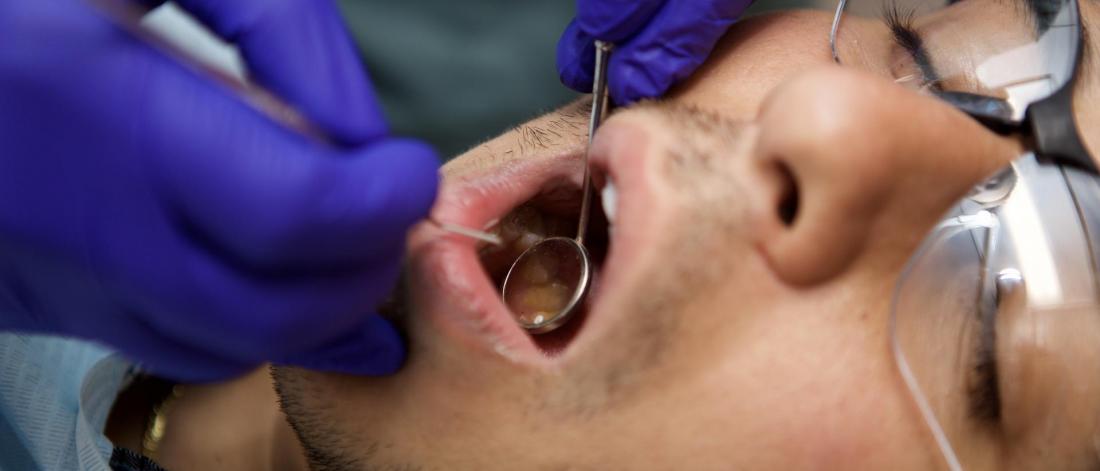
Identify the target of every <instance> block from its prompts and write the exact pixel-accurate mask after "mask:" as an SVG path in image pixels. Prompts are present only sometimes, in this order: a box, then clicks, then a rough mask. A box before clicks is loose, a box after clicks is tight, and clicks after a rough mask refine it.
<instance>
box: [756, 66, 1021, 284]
mask: <svg viewBox="0 0 1100 471" xmlns="http://www.w3.org/2000/svg"><path fill="white" fill-rule="evenodd" d="M757 123H758V125H759V129H760V134H759V137H758V140H757V145H756V149H755V152H753V156H754V157H753V158H754V162H753V166H752V168H753V169H754V171H755V172H758V175H757V177H758V178H757V181H758V182H760V187H759V188H760V193H759V194H757V195H755V197H754V199H755V200H756V201H755V203H754V205H753V206H754V207H753V210H752V213H753V218H752V219H753V227H752V231H753V234H754V235H753V237H754V240H755V242H756V244H757V246H758V247H760V248H761V249H762V251H763V253H764V256H765V258H766V259H767V260H768V263H769V264H770V265H771V266H772V269H773V270H774V271H775V272H776V273H777V274H778V275H779V276H780V277H781V278H782V279H784V280H785V281H787V282H789V283H792V284H796V285H812V284H817V283H822V282H825V281H827V280H829V279H831V278H833V277H835V276H838V275H840V274H842V273H845V272H846V270H849V269H851V268H852V267H853V266H854V265H855V264H863V263H873V264H875V266H876V267H878V268H880V269H887V270H896V268H898V267H900V265H901V264H903V263H904V262H905V260H906V259H908V257H909V254H911V252H912V250H913V249H914V248H915V247H916V245H917V244H918V243H919V241H920V240H921V238H923V236H924V235H925V234H926V233H927V232H928V231H929V230H930V228H931V227H932V225H934V224H935V222H936V221H937V220H938V218H940V217H941V216H942V215H943V214H944V212H945V211H947V210H948V209H949V208H950V207H951V205H952V204H954V203H955V202H956V201H958V199H959V198H961V197H963V196H964V195H965V194H966V193H967V191H969V189H970V188H972V187H973V185H975V184H977V183H979V182H980V181H981V180H982V179H983V178H984V177H986V176H987V175H990V174H992V173H993V172H994V171H996V170H997V169H999V168H1001V167H1003V166H1005V165H1007V164H1008V163H1009V162H1011V160H1012V158H1014V157H1015V156H1017V155H1019V144H1018V143H1017V142H1015V141H1013V140H1012V139H1008V138H1004V137H1001V136H997V135H996V134H993V133H991V132H989V131H987V130H986V129H985V128H983V127H982V126H981V125H979V124H978V123H977V122H975V121H974V120H972V119H971V118H969V117H968V116H966V115H965V114H963V113H961V112H959V111H957V110H955V109H953V108H951V107H950V106H948V105H946V104H944V103H942V102H939V101H937V100H936V99H935V98H932V97H929V96H923V95H919V94H917V93H916V92H913V91H911V90H907V89H905V88H903V87H901V86H899V85H897V84H894V83H892V82H890V81H888V80H884V79H883V78H881V77H876V76H872V75H870V74H867V73H863V72H858V71H854V70H848V69H842V68H838V67H835V66H830V67H823V68H819V69H814V70H811V71H808V72H806V73H804V74H801V75H800V76H798V77H797V78H794V79H792V80H790V81H788V82H786V83H784V84H782V85H780V86H779V87H777V88H775V89H774V90H773V91H772V92H771V93H770V95H769V96H768V97H767V98H766V99H765V101H764V103H763V105H762V106H761V108H760V112H759V114H758V116H757Z"/></svg>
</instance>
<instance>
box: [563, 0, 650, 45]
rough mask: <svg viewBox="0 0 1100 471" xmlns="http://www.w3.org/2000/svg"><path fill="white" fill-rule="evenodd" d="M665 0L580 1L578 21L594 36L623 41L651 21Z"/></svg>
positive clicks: (586, 31) (578, 4)
mask: <svg viewBox="0 0 1100 471" xmlns="http://www.w3.org/2000/svg"><path fill="white" fill-rule="evenodd" d="M664 3H665V0H579V1H578V2H577V24H578V26H579V27H580V29H581V31H583V32H584V33H585V34H587V35H588V36H590V37H593V38H595V39H600V40H603V41H611V42H619V41H622V40H624V39H627V38H629V37H631V36H633V35H634V34H636V33H637V32H638V31H640V30H641V29H642V27H644V26H645V25H646V23H648V22H649V21H650V20H651V19H652V18H653V15H654V14H655V13H657V10H659V9H660V8H661V5H663V4H664Z"/></svg>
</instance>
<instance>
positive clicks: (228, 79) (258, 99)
mask: <svg viewBox="0 0 1100 471" xmlns="http://www.w3.org/2000/svg"><path fill="white" fill-rule="evenodd" d="M86 3H87V4H88V5H90V6H92V7H93V8H95V9H96V11H98V12H100V13H102V14H103V15H104V16H105V17H106V18H107V19H108V20H110V21H111V22H112V23H114V25H115V26H117V27H119V28H121V29H122V30H124V31H126V32H128V33H130V34H131V35H132V36H133V37H134V38H136V39H138V40H139V41H142V42H144V43H145V44H147V45H149V46H151V47H152V48H154V49H156V50H158V51H160V52H161V53H163V54H164V55H166V56H168V57H169V58H171V59H174V60H175V61H176V62H178V63H180V64H181V65H183V66H185V67H187V68H189V69H190V70H193V71H195V72H196V73H198V74H200V75H202V76H203V77H204V78H206V79H208V80H210V81H211V82H212V83H215V84H219V85H222V86H223V88H224V89H226V91H228V92H229V93H230V94H231V95H233V96H235V97H237V98H238V99H239V100H241V101H242V102H244V103H245V104H246V105H248V106H250V107H252V108H253V109H255V110H256V111H258V112H260V114H263V115H264V116H266V117H267V118H269V119H271V120H272V121H274V122H275V123H276V124H279V125H281V126H283V127H284V128H286V129H289V130H291V131H294V132H296V133H298V134H300V135H302V136H305V137H306V138H309V139H310V140H312V141H313V142H316V143H318V144H319V145H322V146H331V145H332V142H331V140H330V139H329V138H328V136H326V135H325V133H324V131H322V130H321V129H320V128H317V127H316V126H314V125H313V123H311V122H310V121H309V120H308V119H306V117H305V116H303V115H302V114H301V113H299V112H298V110H297V109H295V108H294V107H293V106H291V105H290V104H288V103H286V102H285V101H283V100H282V99H280V98H279V97H278V95H276V94H274V93H272V92H269V91H267V90H266V89H264V88H263V87H261V86H259V85H257V84H255V83H251V82H249V81H247V80H245V79H242V78H239V77H236V76H234V75H233V74H232V73H230V72H227V71H225V70H223V69H221V68H218V67H215V66H214V65H211V64H209V63H207V62H206V61H203V60H201V59H198V58H196V57H194V56H192V55H191V54H190V53H188V52H186V51H184V50H183V49H181V48H179V47H177V46H176V45H174V44H173V43H172V42H170V41H168V40H166V39H165V38H163V37H161V36H160V35H159V34H158V33H157V32H155V31H152V30H151V29H149V28H147V27H145V26H143V25H142V23H141V20H142V18H143V17H144V16H145V14H146V13H148V10H147V9H145V8H142V7H140V6H138V5H137V4H135V3H134V2H128V1H122V0H86ZM426 220H427V222H428V223H429V224H431V225H433V226H435V227H437V228H439V229H440V230H443V231H445V232H449V233H451V234H457V235H460V236H463V237H468V238H471V239H475V240H479V241H483V242H487V243H490V244H493V245H502V242H501V240H500V237H499V236H497V235H494V234H490V233H488V232H484V231H479V230H476V229H470V228H468V227H463V226H459V225H457V224H451V223H446V222H441V221H438V220H436V219H435V218H433V217H428V218H427V219H426Z"/></svg>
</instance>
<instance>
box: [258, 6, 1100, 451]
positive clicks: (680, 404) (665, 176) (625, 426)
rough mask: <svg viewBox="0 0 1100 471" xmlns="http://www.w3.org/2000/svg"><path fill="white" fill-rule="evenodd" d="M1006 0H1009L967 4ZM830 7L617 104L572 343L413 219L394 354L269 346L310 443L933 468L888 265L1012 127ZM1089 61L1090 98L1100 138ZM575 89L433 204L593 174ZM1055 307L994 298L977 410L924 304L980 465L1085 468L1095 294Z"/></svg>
mask: <svg viewBox="0 0 1100 471" xmlns="http://www.w3.org/2000/svg"><path fill="white" fill-rule="evenodd" d="M967 1H968V2H980V1H981V0H967ZM960 6H965V4H960ZM967 8H976V7H970V6H967ZM996 8H1012V7H1010V6H1008V5H1005V4H1002V3H995V2H985V4H983V6H982V7H981V8H976V9H975V10H972V11H976V12H981V11H986V12H989V11H996V10H995V9H996ZM1082 10H1083V13H1084V14H1085V15H1086V17H1088V18H1091V17H1092V16H1093V14H1094V11H1095V7H1094V5H1093V3H1091V2H1087V3H1085V4H1083V5H1082ZM967 14H968V15H972V16H970V17H969V18H970V21H974V22H980V21H982V18H983V17H982V16H980V15H973V14H972V13H967ZM1007 14H1008V13H1006V15H1007ZM987 16H988V17H989V18H997V17H998V15H987ZM1002 17H1003V15H1002ZM1009 17H1011V15H1009ZM830 19H831V16H830V15H828V14H825V13H823V12H783V13H779V14H774V15H769V16H765V17H760V18H755V19H752V20H748V21H744V22H741V23H739V24H737V25H735V26H734V27H733V28H732V29H731V31H730V33H729V34H728V35H727V37H726V38H725V39H724V40H723V42H722V44H721V45H720V47H719V48H718V50H717V51H716V53H715V54H714V56H713V57H712V58H711V60H710V61H709V62H708V64H707V65H705V66H704V68H703V69H702V70H701V71H700V73H699V74H698V75H697V76H696V77H695V78H694V79H693V80H692V81H690V82H689V83H687V84H685V85H683V86H682V87H680V88H679V89H678V90H676V91H675V92H674V93H673V94H672V95H671V96H670V97H668V99H666V100H664V101H661V102H654V103H643V104H641V105H638V106H635V107H632V108H628V109H623V110H620V111H618V112H617V113H616V114H615V115H614V116H613V117H611V118H610V119H609V121H608V122H607V123H606V124H605V125H604V127H602V128H601V129H600V132H599V133H598V137H597V139H596V142H595V144H594V148H593V154H592V158H593V165H594V167H595V168H596V170H597V174H598V175H597V181H598V182H600V183H601V184H603V183H605V182H609V181H610V182H614V184H615V186H616V188H617V191H618V195H619V196H618V201H619V203H618V206H617V209H616V216H615V217H614V218H613V219H614V220H613V222H612V228H611V230H610V232H611V248H610V254H609V255H608V258H607V260H606V262H605V263H604V265H603V267H602V268H601V272H600V282H599V285H598V287H597V288H596V292H595V293H594V295H593V300H592V305H591V309H590V312H589V314H588V317H587V318H586V319H585V320H584V323H583V326H582V327H581V328H580V329H579V332H577V334H576V337H575V338H573V339H572V340H571V342H570V343H569V344H568V346H567V347H566V348H565V350H564V351H563V352H561V353H560V354H557V355H554V356H547V355H544V354H542V353H541V352H540V351H539V349H538V348H537V347H536V345H535V344H534V343H533V342H532V341H531V340H530V339H529V338H528V337H527V336H526V335H523V334H522V333H521V332H519V331H518V329H517V328H516V326H515V325H514V324H511V321H510V319H509V318H508V316H507V313H506V312H503V311H502V309H503V308H502V307H501V306H500V305H499V299H498V298H496V297H494V296H493V295H492V292H493V289H494V288H493V287H492V285H491V284H490V282H489V280H488V279H486V277H485V276H484V275H483V274H482V272H481V271H480V268H479V261H478V258H477V247H475V246H474V243H473V242H469V241H465V240H460V239H455V238H450V237H445V236H441V234H440V233H439V232H438V231H437V230H435V229H433V228H431V227H426V226H425V227H421V228H419V229H417V230H416V231H415V232H414V233H413V234H412V235H411V239H410V240H411V243H410V248H409V260H410V261H409V266H408V270H407V273H408V275H407V293H408V295H407V299H409V300H410V301H411V302H410V303H409V305H408V306H407V309H406V310H405V311H404V312H403V314H404V316H403V317H402V318H403V321H404V325H405V326H406V328H407V333H408V336H409V340H410V345H411V346H410V355H409V361H408V363H407V365H406V366H405V367H404V369H403V370H402V371H401V372H400V373H398V374H397V375H395V376H392V377H386V378H361V377H351V376H342V375H333V374H324V373H319V372H312V371H307V370H302V369H295V368H277V369H276V370H275V379H276V383H277V390H278V392H279V394H280V397H281V401H282V406H283V409H284V411H285V412H286V414H287V417H288V419H289V422H290V424H291V425H292V426H293V427H294V428H295V430H296V432H297V433H298V436H299V437H300V439H301V442H302V445H303V446H304V448H305V450H306V453H307V454H308V458H309V459H310V460H311V461H312V462H313V463H314V467H315V468H316V469H371V470H374V469H380V470H389V469H424V470H429V469H536V470H565V469H632V470H638V469H700V470H710V469H714V470H719V469H721V470H725V469H898V470H903V469H920V470H924V469H937V468H941V467H943V466H944V461H943V459H942V457H941V456H940V454H939V452H938V451H937V449H936V447H935V444H934V442H933V441H932V438H931V435H930V434H929V432H928V429H927V427H926V425H925V423H924V422H923V421H922V420H921V418H920V416H919V414H918V412H917V410H916V408H915V406H914V404H913V402H912V399H911V397H910V395H909V393H908V391H907V390H906V389H905V387H904V385H903V383H902V382H901V379H900V377H899V375H898V373H897V370H896V367H895V364H894V360H893V356H892V353H891V351H890V344H889V340H888V336H889V330H888V324H887V321H888V303H889V301H890V296H891V290H892V289H893V286H894V282H895V281H896V279H897V277H898V274H899V272H900V270H901V268H902V266H903V264H904V263H905V262H906V260H908V259H909V258H910V256H911V255H912V253H913V251H914V249H915V247H916V246H917V244H918V243H919V242H920V240H921V239H922V238H923V235H924V234H927V233H928V231H929V230H930V229H931V227H932V226H933V225H934V224H935V223H936V222H937V221H938V220H939V218H940V217H941V215H942V214H943V213H944V212H945V211H946V210H947V209H948V208H949V207H950V206H951V205H952V204H953V203H954V202H955V201H957V200H958V199H959V198H961V197H962V196H964V195H965V194H966V193H967V191H968V190H969V189H970V188H971V187H973V185H975V184H977V183H979V182H981V181H982V180H983V179H984V178H985V177H987V176H988V175H990V174H992V173H993V172H994V171H996V170H997V169H999V168H1001V167H1003V166H1005V165H1007V164H1008V163H1010V162H1011V161H1012V160H1013V159H1014V158H1015V157H1016V156H1017V155H1019V152H1020V149H1021V142H1020V141H1019V140H1017V138H1015V137H1012V136H1008V137H1005V136H998V135H996V134H993V133H991V132H989V131H987V130H986V129H985V128H983V127H981V126H980V125H978V124H977V123H975V122H974V121H973V120H971V119H970V118H968V117H967V116H965V115H964V114H962V113H960V112H958V111H956V110H954V109H952V108H950V107H948V106H947V105H945V104H943V103H941V102H939V101H937V100H936V99H934V98H932V97H930V96H928V95H926V94H921V93H919V92H918V91H915V90H914V89H913V88H912V87H907V86H906V85H905V84H904V83H902V84H899V83H895V79H897V78H899V76H898V74H902V73H908V72H906V69H907V68H911V67H908V66H907V65H906V64H904V63H901V64H899V62H898V61H899V59H898V58H899V56H898V54H897V51H896V50H895V48H894V47H892V46H891V44H890V43H889V41H888V36H887V34H888V33H887V30H886V28H885V27H884V26H883V25H882V24H880V23H877V22H871V21H865V22H859V21H852V22H849V23H848V24H846V26H845V29H844V30H843V31H842V32H843V36H842V39H843V41H844V46H843V48H844V49H843V51H842V52H843V53H844V54H845V56H844V57H848V58H850V59H851V61H850V62H849V63H850V65H849V66H846V67H837V66H835V65H833V64H832V63H831V58H830V55H829V50H828V47H827V43H826V37H827V31H828V26H829V21H830ZM1003 21H1007V20H1003ZM919 24H920V23H919V22H918V25H919ZM1094 37H1095V35H1094ZM928 40H929V42H930V43H934V42H935V41H936V40H935V39H932V38H929V39H928ZM937 51H939V52H934V53H933V55H935V54H941V55H942V54H946V52H945V51H944V50H943V49H937ZM943 60H950V58H944V59H943ZM1085 64H1089V62H1088V61H1086V62H1085ZM1094 75H1095V74H1093V73H1091V72H1089V73H1086V74H1085V75H1084V76H1082V77H1081V81H1080V83H1079V85H1078V95H1077V102H1076V114H1077V117H1078V121H1079V124H1080V127H1081V129H1085V130H1090V132H1086V133H1083V134H1084V137H1085V140H1086V142H1087V143H1088V144H1089V145H1090V148H1091V149H1095V148H1096V147H1095V144H1096V143H1097V140H1096V139H1097V136H1096V134H1095V132H1093V131H1091V130H1096V129H1100V127H1098V126H1097V125H1098V124H1100V123H1098V122H1097V117H1096V116H1095V112H1094V111H1092V110H1093V109H1094V108H1096V107H1095V106H1092V105H1093V102H1094V98H1093V97H1094V91H1093V90H1094V88H1095V87H1094V82H1093V81H1094V79H1095V77H1094ZM584 113H585V109H584V107H583V105H572V106H570V107H567V108H565V109H563V110H559V111H558V112H555V113H550V114H549V115H546V116H543V117H540V118H537V119H535V120H534V121H532V122H530V123H528V124H526V125H523V126H520V127H519V128H517V129H515V130H513V131H511V132H508V133H505V134H504V135H502V136H500V137H498V138H496V139H494V140H491V141H489V142H487V143H485V144H483V145H481V146H479V147H477V148H475V149H473V150H471V151H470V152H468V153H466V154H465V155H463V156H461V157H459V158H457V159H455V160H453V161H452V162H451V163H449V164H448V165H447V166H446V168H445V169H444V173H445V178H444V183H443V186H442V188H441V198H440V202H439V203H438V205H437V207H436V208H435V210H434V216H435V217H436V218H438V219H440V220H446V221H453V222H455V223H459V224H466V225H470V226H475V227H477V226H483V225H486V224H487V223H490V222H491V221H492V220H493V219H496V218H500V217H501V216H503V215H504V214H505V213H507V212H508V211H509V210H510V209H512V207H514V206H517V205H518V204H519V203H522V202H523V201H525V200H527V199H529V198H532V197H535V196H536V195H537V194H538V193H539V191H540V190H544V189H545V188H547V187H548V186H554V185H558V186H560V185H563V184H565V185H568V184H573V185H576V184H577V183H578V181H579V178H580V176H579V170H578V162H579V161H580V158H581V152H582V151H583V144H584V137H585V131H584V125H585V122H586V116H585V114H584ZM1093 153H1094V155H1095V152H1093ZM548 182H553V183H554V185H550V183H548ZM792 195H794V196H793V197H794V198H795V199H796V200H797V202H798V204H797V208H796V209H797V210H796V211H794V215H793V218H785V217H784V211H782V210H781V208H783V207H785V205H786V204H787V203H789V202H790V201H791V199H792ZM788 209H789V208H788ZM948 261H950V260H948ZM956 273H957V272H954V271H952V270H951V269H950V265H945V268H944V272H943V274H942V277H941V278H940V279H939V280H937V283H932V284H929V285H927V286H924V285H922V286H921V288H920V289H923V290H925V292H927V293H929V294H928V295H927V303H926V307H927V308H928V309H929V312H936V313H940V314H943V315H944V316H945V317H948V318H953V319H967V317H966V315H965V312H964V311H966V305H965V303H963V302H957V300H958V299H961V298H962V297H964V291H965V290H964V288H963V286H964V285H963V284H961V282H960V283H954V282H953V281H950V280H953V278H952V276H954V275H955V274H956ZM943 280H948V281H946V282H941V281H943ZM944 286H947V287H948V288H946V289H944V288H943V287H944ZM952 287H954V288H952ZM1010 302H1011V300H1010ZM1009 305H1010V306H1011V304H1009ZM952 312H958V314H957V315H955V316H951V315H950V314H951V313H952ZM1050 314H1051V313H1049V312H1030V311H1027V310H1019V309H1017V310H1009V311H1006V313H1005V314H1004V315H1001V316H999V317H998V318H997V321H996V329H997V340H996V342H997V343H996V349H995V355H996V356H997V359H998V362H999V366H998V379H997V381H998V383H997V384H998V385H999V389H1000V393H1001V398H1002V402H1001V406H1000V408H999V411H998V412H999V416H998V418H996V419H989V418H983V417H978V416H976V415H975V414H973V413H971V411H970V403H969V402H968V389H967V384H968V383H967V382H968V381H970V378H971V377H972V374H973V369H972V367H971V364H972V359H971V357H972V355H973V350H974V349H973V346H972V344H973V339H974V336H973V335H969V333H970V332H972V329H973V326H972V325H971V323H969V322H965V321H956V322H957V323H956V324H954V327H951V326H948V327H944V326H942V325H941V326H939V327H938V328H940V329H944V330H943V331H942V333H943V335H939V333H940V331H936V330H929V332H931V333H930V334H929V337H930V339H931V341H934V342H942V345H943V348H941V349H935V351H934V353H933V354H930V355H927V356H924V357H920V358H914V359H913V362H914V363H915V364H916V366H917V369H920V370H921V371H922V372H924V373H922V374H924V375H925V376H924V377H927V378H933V380H932V382H931V383H930V384H929V388H930V389H931V390H934V391H937V392H945V394H944V395H942V396H937V397H940V398H941V399H939V401H940V402H938V403H937V404H938V407H940V408H939V409H937V410H940V411H947V412H945V413H946V414H947V415H945V416H944V420H943V422H944V426H945V428H947V429H948V434H949V436H951V437H952V439H953V443H954V444H955V446H956V448H957V450H958V451H959V453H960V455H962V456H963V458H964V462H965V464H966V466H967V469H1095V468H1096V466H1097V459H1096V451H1095V447H1094V443H1095V441H1096V439H1097V438H1098V437H1100V435H1098V432H1097V424H1098V420H1097V419H1096V418H1097V417H1098V416H1100V375H1097V374H1096V372H1095V368H1091V367H1088V366H1085V365H1095V364H1096V360H1097V359H1100V351H1098V347H1097V345H1100V342H1096V341H1095V339H1100V317H1098V316H1096V314H1098V313H1096V312H1093V311H1092V310H1089V309H1087V308H1086V309H1083V310H1082V311H1081V312H1077V313H1075V314H1073V315H1064V316H1052V315H1050ZM928 328H929V329H932V327H928ZM928 371H932V372H933V373H928ZM928 375H931V376H928ZM277 435H278V434H277ZM280 436H283V437H284V438H285V435H280Z"/></svg>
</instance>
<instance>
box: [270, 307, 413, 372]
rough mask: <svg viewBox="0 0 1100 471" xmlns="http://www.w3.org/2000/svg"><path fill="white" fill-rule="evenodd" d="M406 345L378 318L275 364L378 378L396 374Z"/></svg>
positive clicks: (395, 331) (403, 360)
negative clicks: (318, 346)
mask: <svg viewBox="0 0 1100 471" xmlns="http://www.w3.org/2000/svg"><path fill="white" fill-rule="evenodd" d="M405 355H406V351H405V343H404V342H403V341H402V339H401V335H400V334H399V333H398V332H397V329H395V328H394V327H393V325H392V324H390V322H389V321H387V320H386V319H383V318H382V317H380V316H377V315H371V316H369V317H367V319H366V322H364V324H363V325H362V326H360V327H359V328H357V329H354V330H353V331H352V332H350V333H348V334H347V335H345V336H343V337H340V338H338V339H335V340H334V341H333V342H331V343H329V344H327V345H324V346H322V347H321V348H318V349H316V350H313V351H309V352H306V353H305V354H301V355H292V356H289V357H287V358H285V359H283V360H282V361H279V362H278V363H281V364H287V365H294V366H301V367H304V368H308V369H311V370H318V371H328V372H333V373H344V374H353V375H368V376H381V375H388V374H393V373H396V372H397V370H398V369H400V368H401V365H402V364H404V362H405Z"/></svg>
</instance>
